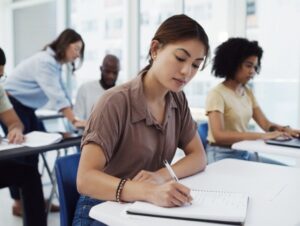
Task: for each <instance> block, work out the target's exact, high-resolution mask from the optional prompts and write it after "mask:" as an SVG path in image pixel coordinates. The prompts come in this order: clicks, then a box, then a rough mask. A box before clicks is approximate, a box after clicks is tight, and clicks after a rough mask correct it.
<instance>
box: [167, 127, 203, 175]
mask: <svg viewBox="0 0 300 226" xmlns="http://www.w3.org/2000/svg"><path fill="white" fill-rule="evenodd" d="M183 151H184V153H185V155H186V156H185V157H184V158H182V159H180V160H179V161H178V162H176V163H175V164H174V165H173V166H172V167H173V169H174V172H175V173H176V175H177V176H178V177H179V178H183V177H187V176H190V175H193V174H195V173H197V172H199V171H202V170H204V169H205V166H206V154H205V150H204V147H203V145H202V142H201V139H200V136H199V134H198V132H197V131H196V133H195V136H194V137H193V139H192V140H191V141H190V142H189V143H188V144H187V145H186V147H185V148H184V150H183Z"/></svg>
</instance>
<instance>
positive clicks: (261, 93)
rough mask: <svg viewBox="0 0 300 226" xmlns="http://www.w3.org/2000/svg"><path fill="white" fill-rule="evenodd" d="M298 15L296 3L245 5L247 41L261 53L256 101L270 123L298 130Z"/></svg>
mask: <svg viewBox="0 0 300 226" xmlns="http://www.w3.org/2000/svg"><path fill="white" fill-rule="evenodd" d="M266 12H267V13H266ZM299 12H300V2H299V1H297V0H291V1H281V0H274V1H256V0H248V1H247V24H246V27H247V37H248V38H249V39H251V40H258V42H259V44H260V46H262V48H263V50H264V54H263V58H262V69H261V72H260V74H259V75H257V76H256V78H255V79H254V80H253V81H254V90H255V94H256V97H257V99H258V102H259V104H260V105H261V107H262V110H263V111H264V113H265V114H266V116H267V117H268V118H269V119H270V120H271V121H274V122H278V123H281V124H286V125H291V126H293V127H299V126H300V117H299V116H300V100H299V98H300V82H299V76H300V67H299V66H300V65H299V62H300V54H299V52H300V42H299V40H300V30H299V29H297V28H296V27H297V26H296V25H295V23H296V21H299V20H300V14H299ZM293 24H294V25H295V26H296V27H295V26H293Z"/></svg>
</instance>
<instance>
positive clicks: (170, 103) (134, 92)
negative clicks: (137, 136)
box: [130, 73, 178, 125]
mask: <svg viewBox="0 0 300 226" xmlns="http://www.w3.org/2000/svg"><path fill="white" fill-rule="evenodd" d="M143 75H144V73H143V74H140V75H138V77H137V78H136V79H135V80H134V81H133V85H132V87H131V90H130V99H131V100H132V101H131V109H132V113H131V114H132V115H131V121H132V123H135V122H138V121H141V120H144V119H145V120H146V124H147V125H152V124H154V122H153V120H152V119H151V118H150V117H149V114H148V110H147V104H146V98H145V95H144V91H143V81H142V78H143ZM177 107H178V106H177V103H176V102H175V100H174V98H173V96H172V94H171V92H170V91H169V92H168V93H167V96H166V114H165V116H166V117H169V115H170V114H171V108H177ZM165 120H166V118H165Z"/></svg>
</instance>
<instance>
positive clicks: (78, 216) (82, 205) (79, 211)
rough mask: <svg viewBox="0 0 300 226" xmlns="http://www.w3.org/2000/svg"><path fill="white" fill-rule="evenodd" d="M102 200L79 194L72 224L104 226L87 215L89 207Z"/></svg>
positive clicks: (74, 225)
mask: <svg viewBox="0 0 300 226" xmlns="http://www.w3.org/2000/svg"><path fill="white" fill-rule="evenodd" d="M101 202H103V201H101V200H96V199H92V198H90V197H88V196H83V195H81V196H80V197H79V199H78V202H77V206H76V210H75V214H74V219H73V224H72V226H105V224H103V223H101V222H99V221H97V220H94V219H92V218H90V217H89V212H90V209H91V208H92V207H93V206H95V205H97V204H99V203H101Z"/></svg>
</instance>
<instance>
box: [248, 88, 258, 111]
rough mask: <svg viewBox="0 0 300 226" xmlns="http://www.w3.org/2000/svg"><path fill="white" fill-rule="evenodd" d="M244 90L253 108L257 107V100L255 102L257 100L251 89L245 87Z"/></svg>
mask: <svg viewBox="0 0 300 226" xmlns="http://www.w3.org/2000/svg"><path fill="white" fill-rule="evenodd" d="M246 92H247V93H248V96H249V97H250V100H251V102H252V106H253V109H254V108H257V107H259V105H258V102H257V100H256V98H255V96H254V94H253V92H252V90H251V89H249V88H247V89H246Z"/></svg>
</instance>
